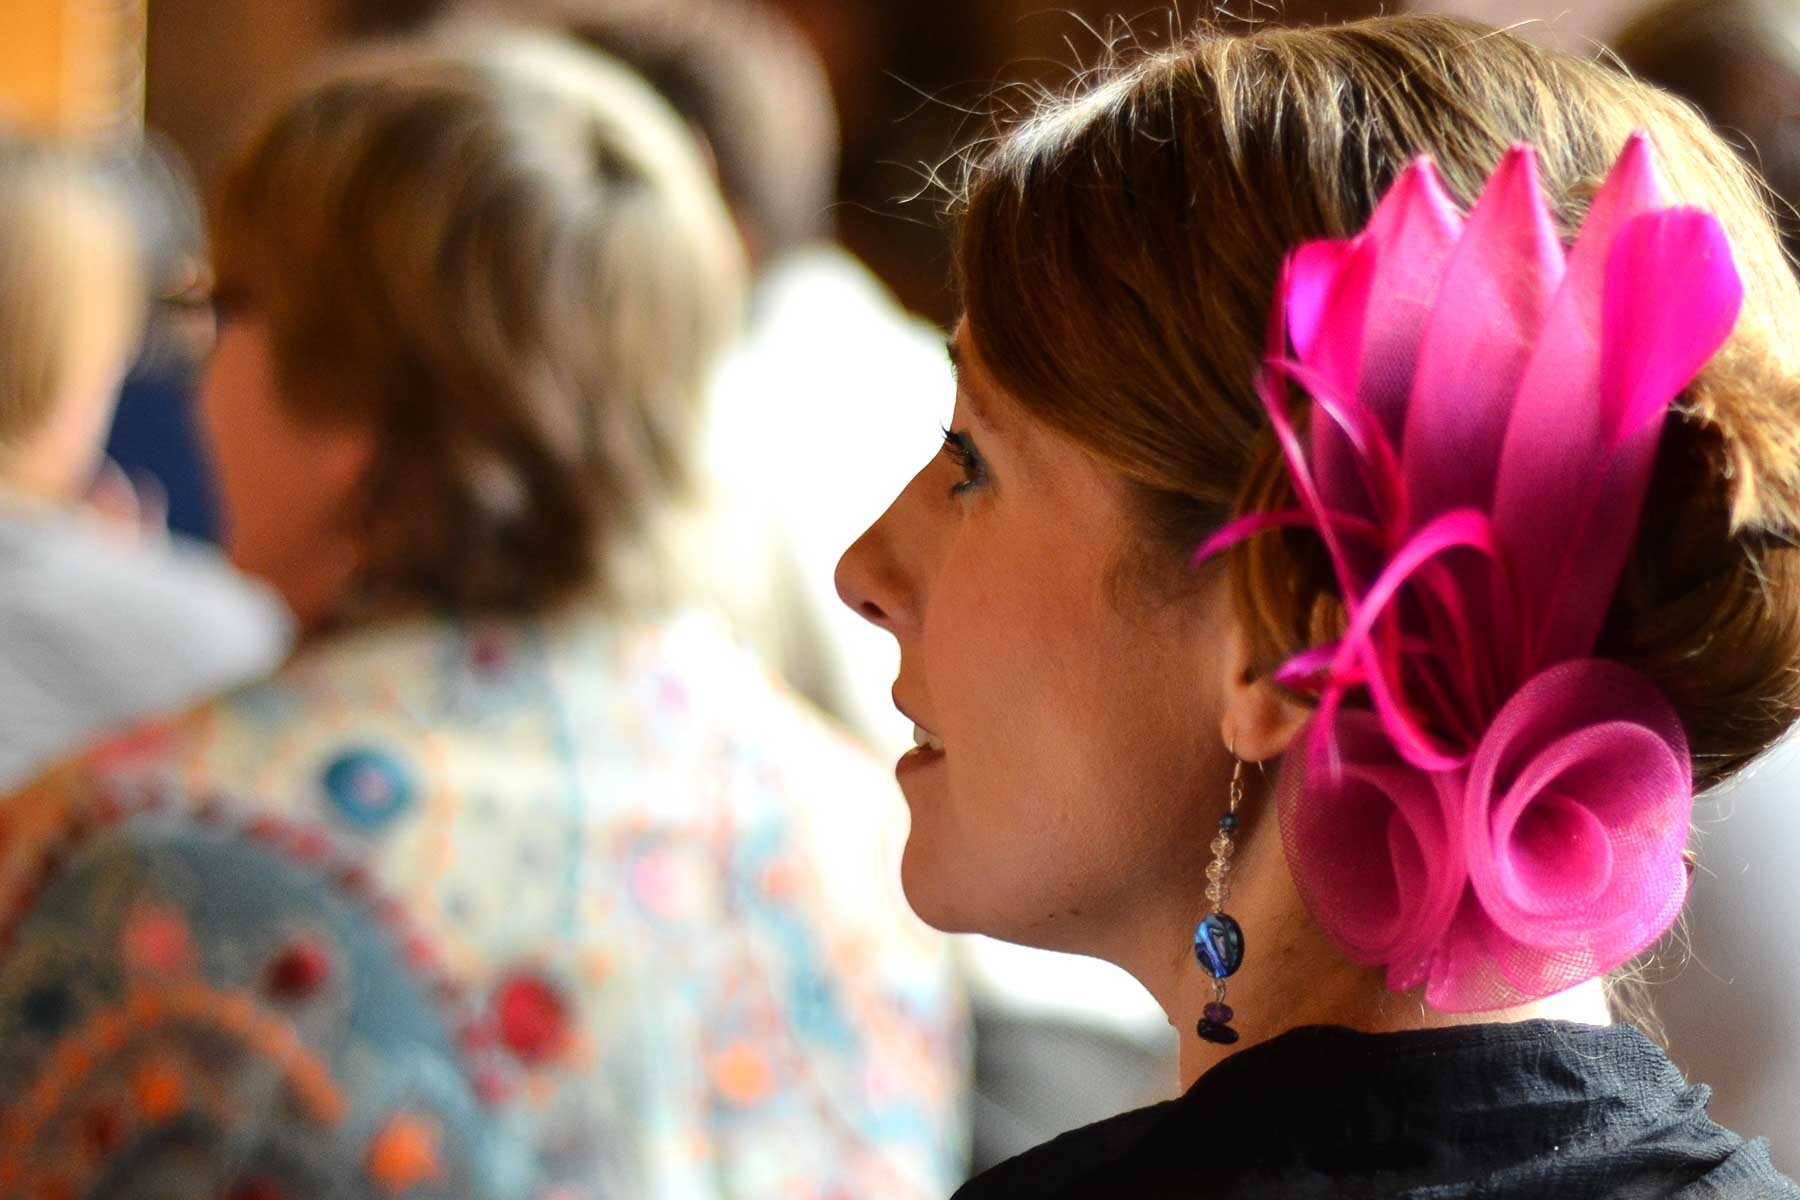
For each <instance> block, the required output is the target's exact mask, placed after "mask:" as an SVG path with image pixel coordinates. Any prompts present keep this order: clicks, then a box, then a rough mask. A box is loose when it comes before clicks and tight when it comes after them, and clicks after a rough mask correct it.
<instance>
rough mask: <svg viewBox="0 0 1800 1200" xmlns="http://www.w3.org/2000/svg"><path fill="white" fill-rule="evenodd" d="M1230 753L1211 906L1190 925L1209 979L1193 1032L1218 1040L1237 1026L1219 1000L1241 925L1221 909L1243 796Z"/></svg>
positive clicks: (1233, 1034)
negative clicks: (1208, 999)
mask: <svg viewBox="0 0 1800 1200" xmlns="http://www.w3.org/2000/svg"><path fill="white" fill-rule="evenodd" d="M1231 759H1232V763H1233V764H1234V765H1233V766H1232V768H1231V806H1230V807H1229V808H1228V809H1227V810H1226V811H1225V814H1224V815H1223V816H1221V817H1220V818H1219V836H1217V837H1215V838H1214V839H1213V841H1212V852H1213V858H1212V862H1210V863H1208V864H1207V866H1206V881H1207V882H1206V899H1207V901H1208V902H1209V903H1210V904H1211V905H1212V909H1211V911H1209V912H1208V913H1207V914H1206V915H1205V916H1204V917H1202V918H1201V919H1200V924H1198V925H1196V926H1195V927H1194V957H1195V958H1196V959H1198V960H1199V962H1200V965H1201V967H1203V968H1204V969H1205V971H1206V973H1207V974H1208V975H1211V976H1212V981H1213V999H1212V1003H1211V1004H1208V1005H1207V1006H1206V1012H1205V1015H1203V1016H1202V1017H1201V1018H1200V1023H1199V1024H1198V1025H1197V1026H1195V1027H1194V1032H1195V1033H1198V1034H1199V1035H1200V1036H1201V1037H1203V1038H1205V1039H1206V1040H1207V1041H1209V1042H1217V1043H1218V1044H1219V1045H1221V1046H1229V1045H1230V1044H1231V1043H1233V1042H1235V1041H1237V1040H1238V1031H1237V1030H1235V1029H1233V1028H1232V1027H1231V1018H1232V1016H1233V1015H1234V1014H1233V1013H1232V1011H1231V1006H1230V1005H1229V1004H1227V1003H1225V979H1226V977H1227V976H1229V975H1232V974H1235V973H1236V972H1237V969H1238V968H1239V967H1241V966H1243V965H1244V931H1243V929H1242V928H1240V927H1239V925H1238V923H1237V921H1236V920H1234V919H1233V918H1232V917H1231V916H1230V915H1228V914H1227V913H1226V912H1225V901H1226V900H1227V899H1229V898H1230V896H1231V854H1232V851H1234V850H1235V849H1237V841H1236V834H1237V827H1238V816H1237V811H1238V805H1239V804H1240V803H1241V802H1242V801H1243V799H1244V760H1243V759H1241V758H1239V757H1238V756H1237V752H1236V751H1235V750H1233V751H1232V755H1231Z"/></svg>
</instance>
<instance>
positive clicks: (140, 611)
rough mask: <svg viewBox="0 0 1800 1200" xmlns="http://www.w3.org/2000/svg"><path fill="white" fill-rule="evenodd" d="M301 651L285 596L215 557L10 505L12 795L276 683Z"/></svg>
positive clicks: (0, 573) (0, 707)
mask: <svg viewBox="0 0 1800 1200" xmlns="http://www.w3.org/2000/svg"><path fill="white" fill-rule="evenodd" d="M292 640H293V624H292V620H291V618H290V617H289V616H288V613H287V610H286V609H285V608H284V607H283V606H282V604H281V602H280V600H279V599H277V598H276V596H275V595H274V593H273V592H271V591H269V590H268V589H266V588H264V587H262V586H260V585H258V584H255V583H252V582H251V581H249V580H247V579H245V578H244V577H243V576H241V575H239V574H238V573H237V572H236V571H234V570H232V569H231V568H230V566H228V565H227V564H226V563H225V562H224V560H223V559H222V558H220V557H219V555H218V554H217V553H216V552H214V551H212V550H211V549H210V548H206V547H203V546H201V545H200V544H199V543H194V542H189V541H186V540H184V539H179V538H171V539H168V540H162V539H154V540H131V539H129V538H126V537H122V536H120V535H118V534H116V533H114V532H113V531H111V530H110V529H109V528H108V527H107V526H105V525H104V524H103V523H102V522H100V521H99V520H97V519H96V518H92V517H88V516H84V515H81V514H78V513H72V512H66V511H63V510H60V509H56V508H51V507H48V506H38V505H32V504H29V503H26V502H22V501H15V500H11V499H6V498H0V790H4V789H9V788H12V787H15V786H18V785H20V784H22V783H24V782H25V781H26V780H27V779H29V778H30V777H31V776H33V775H35V774H36V773H37V772H38V771H39V770H40V769H42V768H43V767H44V766H45V765H47V764H48V763H49V762H51V761H52V760H54V759H56V758H58V757H60V756H62V755H65V754H69V753H72V752H73V751H76V750H79V749H81V748H82V747H83V746H84V745H85V744H86V743H88V742H90V741H92V740H93V739H94V738H96V737H98V736H99V735H101V734H102V733H105V732H107V731H108V730H110V729H113V728H115V727H117V726H120V725H124V724H128V723H132V722H135V721H138V720H141V719H143V718H146V717H151V716H156V715H160V714H162V713H165V712H169V711H172V710H176V709H180V708H185V707H187V706H188V705H190V704H194V703H196V702H198V701H200V700H203V699H206V698H207V697H209V696H211V695H212V694H214V693H216V692H219V691H222V690H224V689H225V688H228V687H230V686H232V685H234V684H238V683H243V682H246V681H248V680H251V679H255V678H258V677H260V676H262V675H266V674H268V673H269V672H270V671H272V670H274V669H275V667H277V666H278V665H280V663H281V661H282V659H283V658H284V657H285V656H286V654H287V651H288V648H289V646H290V645H291V644H292Z"/></svg>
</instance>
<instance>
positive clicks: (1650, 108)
mask: <svg viewBox="0 0 1800 1200" xmlns="http://www.w3.org/2000/svg"><path fill="white" fill-rule="evenodd" d="M1638 128H1642V129H1645V130H1648V131H1649V133H1650V135H1651V137H1652V139H1653V141H1654V143H1655V145H1656V147H1657V151H1658V155H1659V159H1660V162H1661V166H1662V168H1663V172H1664V176H1665V179H1666V181H1667V183H1668V185H1669V189H1670V191H1671V192H1673V193H1674V195H1675V196H1676V197H1677V198H1678V199H1680V200H1683V201H1686V202H1691V203H1701V204H1704V205H1705V206H1706V207H1708V208H1710V209H1711V210H1713V211H1714V212H1715V213H1717V214H1718V216H1719V218H1720V219H1721V221H1722V222H1723V223H1724V225H1725V227H1726V229H1727V231H1728V233H1729V235H1730V237H1731V239H1732V243H1733V246H1734V248H1735V252H1736V255H1737V259H1738V264H1739V268H1740V270H1741V272H1742V274H1743V277H1744V282H1745V287H1746V302H1745V306H1744V312H1743V316H1742V319H1741V320H1740V322H1739V324H1738V327H1737V329H1736V331H1735V333H1734V334H1733V336H1732V338H1731V341H1730V343H1729V344H1728V345H1727V347H1726V348H1725V349H1724V350H1723V351H1722V352H1721V353H1720V354H1719V355H1718V356H1717V357H1716V358H1715V359H1714V361H1713V362H1712V363H1711V364H1710V365H1709V366H1708V367H1707V368H1706V370H1705V371H1704V372H1703V373H1702V375H1701V376H1700V378H1699V379H1698V380H1697V381H1696V383H1695V384H1694V385H1693V387H1692V388H1690V390H1689V391H1688V393H1687V394H1686V395H1685V396H1684V397H1683V398H1682V400H1681V403H1680V405H1679V408H1680V416H1679V417H1672V418H1671V419H1670V421H1669V424H1668V428H1667V432H1666V434H1665V437H1664V439H1663V451H1662V455H1661V460H1660V462H1659V464H1658V467H1657V470H1656V477H1655V479H1654V481H1653V483H1652V496H1651V499H1650V501H1649V503H1648V505H1647V510H1646V512H1645V514H1644V517H1643V521H1642V525H1641V527H1640V530H1639V535H1638V539H1637V543H1636V547H1635V549H1634V552H1633V555H1632V559H1631V561H1630V563H1629V564H1628V566H1627V569H1626V573H1625V578H1624V580H1623V582H1622V584H1621V587H1620V589H1619V592H1618V595H1617V597H1616V599H1615V602H1614V605H1613V608H1612V611H1611V613H1610V615H1609V617H1608V620H1607V625H1606V629H1605V631H1604V633H1603V634H1602V644H1601V646H1600V649H1599V652H1600V653H1602V654H1604V655H1607V656H1609V657H1614V658H1618V659H1621V660H1623V661H1625V662H1627V663H1630V664H1631V665H1633V666H1635V667H1637V668H1638V669H1640V670H1642V671H1643V672H1645V673H1646V674H1647V675H1649V676H1650V677H1651V678H1652V679H1653V680H1655V681H1656V682H1657V683H1658V684H1659V685H1660V686H1661V687H1662V688H1663V689H1664V690H1665V692H1666V693H1667V694H1668V695H1669V696H1670V697H1671V698H1672V700H1673V701H1674V703H1675V705H1676V707H1677V709H1678V710H1679V712H1680V714H1681V717H1682V720H1683V723H1684V725H1685V726H1686V728H1687V732H1688V735H1689V737H1690V739H1691V744H1692V753H1693V757H1694V766H1695V773H1696V779H1697V782H1698V783H1699V785H1700V786H1702V787H1704V786H1707V785H1710V784H1712V783H1715V782H1717V781H1719V780H1720V779H1722V778H1724V777H1725V776H1726V775H1728V774H1730V773H1731V772H1732V771H1734V770H1736V769H1737V768H1738V767H1740V766H1742V765H1743V764H1744V763H1745V762H1747V761H1748V760H1749V759H1750V758H1751V757H1753V756H1754V755H1756V754H1757V753H1759V752H1760V751H1762V750H1763V749H1765V748H1766V747H1768V746H1769V745H1770V744H1771V743H1772V742H1773V741H1774V740H1775V739H1776V738H1777V737H1778V736H1779V735H1780V734H1781V732H1782V731H1783V730H1785V729H1786V728H1787V727H1788V725H1789V724H1790V723H1791V722H1792V721H1793V720H1794V719H1795V717H1796V715H1797V714H1800V553H1796V551H1795V550H1794V549H1792V548H1791V547H1790V546H1788V545H1787V544H1785V542H1783V541H1782V540H1781V538H1783V537H1785V535H1787V534H1789V533H1791V532H1792V531H1794V530H1795V528H1796V521H1797V519H1800V409H1797V407H1796V405H1797V402H1800V385H1797V383H1796V378H1795V373H1794V367H1795V359H1794V356H1795V354H1796V353H1797V352H1800V292H1797V290H1796V287H1795V282H1794V279H1793V276H1792V275H1791V274H1790V272H1789V270H1788V265H1787V263H1786V262H1785V260H1784V259H1783V257H1782V254H1781V250H1780V246H1779V244H1778V242H1777V240H1776V236H1775V233H1774V230H1773V228H1772V226H1771V224H1770V220H1769V216H1768V212H1767V204H1766V201H1765V196H1764V194H1763V192H1762V191H1761V190H1759V185H1757V184H1756V182H1755V181H1754V180H1753V179H1752V177H1751V176H1750V174H1749V173H1748V171H1747V170H1746V169H1745V168H1744V167H1743V165H1742V164H1741V163H1740V162H1739V161H1738V160H1737V158H1736V156H1735V155H1733V153H1732V152H1731V151H1730V150H1729V149H1728V148H1727V147H1726V146H1725V145H1724V144H1723V143H1722V142H1720V141H1719V139H1718V138H1716V137H1715V136H1714V135H1713V134H1712V133H1710V132H1709V131H1708V130H1707V128H1706V126H1705V125H1704V124H1703V123H1702V122H1701V121H1700V120H1699V119H1698V118H1697V117H1696V116H1695V115H1694V114H1693V113H1692V112H1690V111H1689V110H1688V109H1687V108H1685V107H1684V106H1683V105H1681V104H1680V103H1679V102H1677V101H1675V100H1673V99H1672V98H1670V97H1668V96H1665V95H1664V94H1662V93H1660V92H1658V91H1656V90H1654V89H1652V88H1650V87H1647V86H1644V85H1642V84H1639V83H1637V82H1635V81H1634V80H1632V79H1630V78H1629V77H1627V76H1625V75H1624V74H1622V73H1619V72H1617V71H1614V70H1611V69H1609V68H1607V67H1604V66H1601V65H1599V64H1595V63H1589V62H1584V61H1580V60H1578V59H1575V58H1572V57H1569V56H1567V55H1563V54H1558V53H1554V52H1551V51H1548V50H1544V49H1541V48H1538V47H1535V46H1532V45H1530V44H1528V43H1526V42H1524V41H1522V40H1520V39H1518V38H1515V37H1512V36H1509V35H1507V34H1503V33H1497V32H1495V31H1492V30H1489V29H1486V28H1484V27H1481V26H1479V25H1475V24H1473V23H1469V22H1465V21H1460V20H1454V19H1449V18H1438V17H1419V16H1402V17H1385V18H1375V19H1371V20H1367V21H1361V22H1357V23H1354V24H1349V25H1343V26H1337V27H1331V28H1321V29H1303V30H1298V29H1267V30H1260V31H1256V32H1253V33H1250V34H1245V35H1229V34H1224V33H1220V32H1217V31H1215V30H1211V29H1203V30H1201V31H1200V32H1198V33H1196V34H1195V35H1193V36H1192V37H1190V38H1189V39H1188V40H1186V41H1185V42H1183V43H1182V44H1180V45H1177V46H1175V47H1173V48H1170V49H1167V50H1164V51H1160V52H1157V53H1153V54H1148V55H1144V56H1141V57H1139V58H1138V59H1136V60H1135V61H1132V62H1126V63H1120V64H1117V65H1115V66H1113V67H1111V68H1109V69H1107V70H1106V71H1104V72H1102V73H1101V74H1100V76H1099V77H1098V78H1097V79H1094V80H1090V81H1088V83H1087V85H1086V86H1084V87H1082V88H1081V89H1080V90H1079V92H1078V94H1076V95H1074V96H1072V97H1069V98H1065V99H1061V100H1056V101H1052V102H1050V103H1047V104H1046V105H1044V106H1042V107H1041V108H1040V109H1039V111H1037V112H1036V113H1035V114H1034V115H1032V116H1030V117H1029V118H1027V119H1026V120H1024V121H1023V123H1021V124H1020V125H1018V126H1017V127H1015V128H1013V129H1011V130H1010V131H1008V132H1007V133H1006V134H1005V135H1004V136H1003V137H1002V138H1001V139H1000V140H999V141H998V142H997V143H996V145H995V146H994V147H993V149H991V150H990V151H989V152H987V153H986V154H985V155H984V156H982V157H981V158H980V159H979V160H977V161H976V162H975V163H973V164H972V166H971V168H970V172H969V177H968V181H967V186H966V189H965V192H964V197H963V209H962V214H961V226H960V239H959V245H958V254H957V265H958V270H959V275H960V281H961V286H962V292H963V297H964V303H965V310H966V313H967V318H968V322H969V330H970V333H971V335H972V336H973V337H974V339H975V341H976V343H977V344H978V346H979V349H980V352H981V355H982V359H983V361H984V363H986V364H987V365H988V366H989V368H990V369H991V371H992V372H993V374H994V376H995V377H996V378H997V380H998V381H999V382H1000V383H1001V384H1002V385H1003V386H1004V387H1005V388H1006V390H1007V391H1008V392H1009V393H1010V394H1011V396H1012V397H1013V398H1014V399H1015V400H1016V402H1017V403H1019V404H1020V405H1022V406H1023V407H1024V408H1025V409H1026V410H1027V411H1029V412H1030V413H1031V414H1033V415H1034V416H1036V417H1037V418H1039V419H1041V420H1042V421H1044V422H1046V423H1047V424H1048V425H1049V426H1051V427H1052V428H1054V429H1056V430H1058V431H1060V432H1061V433H1062V434H1064V435H1066V436H1068V437H1070V438H1072V439H1074V440H1075V441H1076V442H1078V443H1080V444H1082V445H1084V446H1086V447H1088V448H1089V449H1091V450H1092V451H1093V452H1095V453H1096V454H1097V455H1098V456H1099V457H1100V458H1101V459H1102V460H1103V461H1105V462H1106V463H1108V464H1110V466H1111V467H1112V468H1113V469H1115V470H1117V471H1118V472H1119V473H1120V474H1121V475H1122V476H1123V477H1124V478H1125V479H1126V481H1127V482H1128V483H1129V485H1130V486H1131V488H1132V489H1133V491H1134V493H1135V495H1136V496H1137V498H1138V500H1139V501H1141V510H1142V513H1143V515H1144V520H1145V528H1146V530H1147V532H1148V533H1149V535H1150V537H1151V540H1152V544H1153V545H1154V546H1156V547H1157V549H1156V551H1155V552H1154V553H1153V554H1151V555H1150V556H1149V557H1150V559H1152V560H1154V561H1153V564H1152V565H1153V566H1154V567H1155V569H1157V570H1165V569H1171V570H1170V573H1171V574H1172V568H1176V567H1179V565H1180V564H1182V563H1184V562H1185V559H1186V555H1187V554H1188V553H1189V552H1191V551H1192V549H1193V548H1194V547H1195V546H1196V545H1197V544H1198V543H1199V542H1200V541H1201V540H1202V539H1203V538H1204V536H1205V535H1206V533H1207V532H1208V531H1210V530H1211V529H1214V528H1216V527H1217V526H1218V525H1219V524H1221V523H1222V522H1223V521H1224V520H1225V519H1226V518H1228V517H1229V516H1230V515H1231V514H1233V513H1235V512H1241V511H1249V510H1255V509H1262V508H1268V507H1273V506H1276V505H1279V504H1282V503H1285V496H1284V495H1283V489H1284V488H1285V486H1286V484H1285V474H1284V472H1283V471H1282V470H1281V468H1280V463H1279V458H1278V456H1277V455H1276V453H1275V450H1274V447H1273V445H1272V442H1271V440H1270V439H1269V437H1268V435H1267V431H1266V429H1265V428H1264V426H1265V421H1264V420H1263V418H1262V414H1261V408H1260V406H1259V404H1258V402H1257V400H1256V398H1255V395H1254V393H1253V390H1252V387H1253V381H1254V379H1255V377H1256V374H1257V371H1258V367H1259V360H1260V357H1261V353H1262V340H1263V334H1264V324H1265V321H1266V319H1267V314H1268V310H1269V306H1270V304H1271V303H1272V300H1273V293H1274V286H1275V282H1276V279H1277V276H1278V273H1279V268H1280V265H1281V261H1282V258H1283V256H1284V255H1285V254H1286V253H1287V252H1288V251H1289V250H1290V249H1291V248H1292V247H1294V246H1295V245H1297V244H1299V243H1301V242H1304V241H1307V240H1309V239H1315V238H1325V237H1345V236H1349V235H1350V234H1352V233H1354V232H1355V231H1357V230H1358V229H1359V228H1361V226H1362V225H1363V224H1364V223H1365V222H1366V221H1367V219H1368V217H1369V215H1370V214H1371V212H1372V211H1373V208H1374V205H1375V203H1376V201H1377V200H1378V199H1379V198H1380V196H1381V195H1382V193H1383V192H1384V190H1385V189H1386V188H1387V186H1388V185H1389V184H1390V183H1391V182H1392V181H1393V179H1394V178H1395V177H1396V176H1397V175H1398V174H1399V172H1400V171H1401V170H1402V169H1404V167H1405V166H1406V165H1407V164H1408V163H1409V162H1411V161H1412V160H1413V159H1414V158H1415V157H1417V156H1418V155H1421V154H1430V155H1432V156H1433V157H1434V158H1435V159H1436V161H1437V164H1438V167H1439V171H1440V173H1441V174H1442V176H1443V177H1444V179H1445V182H1446V184H1447V186H1448V187H1449V189H1450V190H1451V191H1452V193H1453V194H1454V195H1455V196H1456V197H1457V198H1458V199H1459V200H1460V201H1461V202H1462V203H1464V204H1465V205H1466V204H1469V203H1470V202H1472V201H1473V199H1474V197H1475V195H1476V193H1477V192H1478V191H1479V189H1480V186H1481V183H1482V182H1483V180H1484V179H1485V178H1486V176H1487V174H1488V173H1489V172H1490V171H1491V169H1492V168H1493V167H1494V165H1495V164H1496V163H1497V162H1498V161H1499V159H1500V157H1501V156H1502V154H1503V153H1504V152H1505V150H1506V149H1507V147H1508V146H1509V145H1511V144H1513V143H1515V142H1529V143H1531V144H1533V145H1534V146H1536V147H1537V148H1538V150H1539V155H1540V167H1541V173H1542V178H1543V182H1544V185H1545V189H1546V191H1547V192H1548V194H1549V196H1550V199H1551V202H1552V206H1553V209H1554V211H1555V214H1556V218H1557V221H1558V223H1559V225H1560V227H1561V229H1562V232H1563V234H1564V236H1565V237H1570V236H1572V235H1573V233H1574V231H1575V230H1576V229H1577V227H1578V226H1579V225H1580V222H1581V219H1582V217H1583V215H1584V213H1585V211H1586V206H1587V203H1588V201H1589V200H1590V199H1591V197H1592V196H1593V194H1594V192H1595V191H1596V190H1597V188H1598V186H1599V184H1600V182H1601V181H1602V180H1603V179H1604V177H1605V176H1606V174H1607V172H1608V170H1609V168H1610V167H1611V165H1612V163H1613V161H1614V160H1615V159H1616V157H1617V156H1618V153H1619V151H1620V150H1621V149H1622V147H1623V146H1624V144H1625V141H1626V138H1627V137H1628V136H1629V134H1630V133H1631V132H1632V131H1633V130H1634V129H1638ZM1769 534H1774V535H1777V537H1776V538H1774V539H1771V538H1769V537H1767V536H1766V535H1769ZM1136 557H1137V558H1139V559H1142V558H1143V556H1142V555H1138V556H1136ZM1139 565H1141V564H1139ZM1232 575H1233V579H1234V589H1235V591H1236V595H1237V601H1238V603H1239V605H1240V608H1241V610H1242V611H1243V613H1244V615H1245V617H1246V619H1247V623H1248V626H1249V628H1250V630H1251V635H1252V639H1253V644H1254V647H1255V655H1256V661H1257V663H1258V664H1259V667H1260V669H1263V670H1267V669H1269V668H1271V667H1273V666H1274V665H1275V664H1276V663H1278V662H1279V661H1280V660H1281V659H1283V658H1284V657H1286V656H1287V655H1288V654H1289V653H1291V652H1293V651H1294V650H1296V649H1298V648H1300V647H1301V646H1302V645H1305V644H1309V643H1311V642H1314V641H1316V640H1318V638H1319V637H1320V635H1321V632H1322V629H1323V627H1324V626H1326V625H1329V624H1330V623H1331V621H1333V620H1335V619H1336V613H1337V607H1336V604H1335V596H1334V589H1333V584H1332V582H1331V579H1330V575H1329V572H1328V571H1326V570H1324V568H1323V564H1322V563H1321V561H1320V558H1319V556H1318V554H1317V553H1316V548H1315V547H1313V546H1312V545H1311V544H1310V543H1309V542H1308V541H1307V539H1306V537H1305V535H1304V534H1294V535H1291V536H1287V535H1284V536H1272V537H1265V538H1260V539H1256V540H1254V541H1253V542H1252V543H1250V544H1249V545H1248V546H1247V547H1244V548H1241V549H1240V550H1239V551H1238V552H1236V554H1235V556H1234V558H1233V560H1232Z"/></svg>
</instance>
